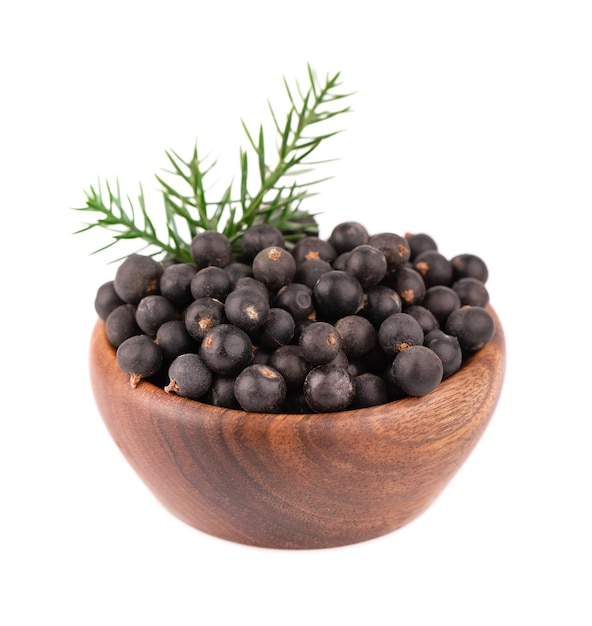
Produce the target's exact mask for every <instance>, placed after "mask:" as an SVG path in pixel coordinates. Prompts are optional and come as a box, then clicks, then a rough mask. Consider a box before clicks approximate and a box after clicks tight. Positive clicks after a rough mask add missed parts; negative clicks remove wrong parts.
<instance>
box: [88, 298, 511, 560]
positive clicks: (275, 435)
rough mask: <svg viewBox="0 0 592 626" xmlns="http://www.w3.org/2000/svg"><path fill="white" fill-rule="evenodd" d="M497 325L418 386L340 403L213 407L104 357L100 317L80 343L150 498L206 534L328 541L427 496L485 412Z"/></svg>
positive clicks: (252, 541)
mask: <svg viewBox="0 0 592 626" xmlns="http://www.w3.org/2000/svg"><path fill="white" fill-rule="evenodd" d="M489 311H490V313H491V314H492V315H493V316H494V321H495V335H494V337H493V339H492V340H491V341H490V342H489V343H488V344H487V345H486V346H485V347H484V348H483V349H482V350H481V351H479V352H478V353H477V354H475V355H474V356H473V357H471V358H470V359H469V360H468V361H467V363H466V364H465V365H464V366H463V367H462V369H461V370H460V371H458V372H457V373H456V374H454V375H453V376H452V377H450V378H449V379H447V380H445V381H443V382H442V383H441V384H440V385H439V386H438V387H437V389H436V390H435V391H433V392H432V393H430V394H428V395H426V396H423V397H421V398H405V399H403V400H398V401H396V402H391V403H389V404H384V405H381V406H376V407H372V408H366V409H358V410H352V411H343V412H340V413H327V414H307V415H286V414H274V415H268V414H258V413H247V412H245V411H237V410H230V409H223V408H219V407H215V406H211V405H207V404H203V403H201V402H196V401H192V400H187V399H185V398H181V397H177V396H174V395H172V394H167V393H166V392H165V391H163V390H162V389H160V388H158V387H156V386H154V385H152V384H150V383H148V382H141V383H140V384H139V385H138V387H137V388H136V389H132V388H131V387H130V384H129V377H128V376H127V375H125V374H123V373H122V372H121V371H120V370H119V369H118V366H117V364H116V361H115V350H114V349H113V347H112V346H111V345H110V344H109V343H108V341H107V338H106V336H105V332H104V323H103V322H102V321H100V320H99V321H98V322H97V324H96V326H95V329H94V331H93V335H92V340H91V346H90V375H91V382H92V387H93V392H94V395H95V399H96V403H97V406H98V409H99V411H100V413H101V415H102V418H103V420H104V422H105V424H106V426H107V428H108V430H109V432H110V433H111V436H112V437H113V439H114V440H115V443H116V444H117V445H118V446H119V448H120V450H121V452H122V453H123V455H124V456H125V458H126V459H127V460H128V462H129V463H130V465H131V466H132V467H133V469H134V470H135V471H136V473H137V474H138V475H139V477H140V478H141V479H142V480H143V481H144V483H145V484H146V485H147V486H148V488H149V489H150V490H151V491H152V493H153V494H154V495H155V496H156V498H157V499H158V500H159V501H160V502H161V503H162V504H163V505H164V506H165V507H166V508H167V509H168V510H169V511H170V512H171V513H173V514H174V515H176V516H177V517H178V518H180V519H181V520H183V521H184V522H186V523H187V524H189V525H191V526H193V527H195V528H197V529H199V530H200V531H203V532H205V533H209V534H210V535H213V536H216V537H219V538H222V539H226V540H230V541H234V542H237V543H242V544H247V545H252V546H261V547H267V548H291V549H310V548H329V547H337V546H343V545H348V544H353V543H357V542H361V541H365V540H368V539H372V538H375V537H379V536H381V535H384V534H386V533H389V532H391V531H394V530H395V529H397V528H399V527H401V526H403V525H404V524H407V523H408V522H410V521H411V520H413V519H414V518H416V517H417V516H418V515H419V514H420V513H422V512H423V511H425V509H426V508H427V507H428V506H429V505H430V504H431V503H432V502H433V500H434V499H435V498H436V497H437V496H438V495H439V494H440V492H441V491H442V489H443V488H444V487H445V486H446V484H447V483H448V482H449V481H450V479H451V478H452V476H453V475H454V474H455V473H456V471H457V470H458V469H459V468H460V466H461V465H462V463H463V462H464V461H465V459H466V458H467V456H468V455H469V454H470V452H471V451H472V450H473V448H474V447H475V445H476V444H477V442H478V441H479V439H480V437H481V435H482V434H483V432H484V430H485V428H486V427H487V425H488V423H489V420H490V418H491V416H492V414H493V411H494V409H495V406H496V404H497V401H498V398H499V395H500V393H501V388H502V383H503V377H504V371H505V340H504V334H503V330H502V327H501V325H500V322H499V319H498V317H497V315H496V314H495V312H494V311H493V309H491V307H489Z"/></svg>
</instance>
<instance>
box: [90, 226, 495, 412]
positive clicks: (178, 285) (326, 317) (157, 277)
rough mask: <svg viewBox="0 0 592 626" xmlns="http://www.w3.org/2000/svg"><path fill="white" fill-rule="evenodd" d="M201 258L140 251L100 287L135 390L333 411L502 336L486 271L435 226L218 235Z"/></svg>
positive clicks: (411, 383)
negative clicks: (233, 240) (449, 251)
mask: <svg viewBox="0 0 592 626" xmlns="http://www.w3.org/2000/svg"><path fill="white" fill-rule="evenodd" d="M191 256H192V258H193V263H178V262H171V263H166V262H159V261H157V260H155V259H154V258H153V257H150V256H144V255H140V254H134V255H131V256H129V257H127V258H126V259H125V260H124V261H123V262H122V263H121V264H120V265H119V267H118V269H117V271H116V274H115V278H114V280H112V281H109V282H107V283H105V284H103V285H102V286H101V287H99V289H98V291H97V295H96V299H95V309H96V312H97V314H98V315H99V317H100V318H101V319H103V320H104V322H105V332H106V335H107V339H108V340H109V342H110V343H111V345H112V346H113V347H114V348H115V349H116V359H117V364H118V366H119V368H120V369H121V370H122V371H123V372H125V373H126V374H128V375H129V377H130V383H131V385H132V387H135V386H137V385H138V384H139V383H140V381H142V380H146V381H148V382H149V383H153V384H156V385H159V386H160V387H162V388H163V389H164V390H165V391H167V392H168V393H172V394H176V395H179V396H184V397H186V398H189V399H192V400H199V401H200V402H205V403H209V404H213V405H217V406H221V407H226V408H233V409H243V410H245V411H252V412H269V413H273V412H284V413H309V412H334V411H343V410H347V409H354V408H363V407H368V406H374V405H378V404H383V403H386V402H390V401H393V400H398V399H400V398H404V397H407V396H423V395H425V394H427V393H429V392H431V391H433V390H434V389H435V388H436V387H437V386H438V385H439V384H440V382H441V381H442V380H443V379H445V378H448V377H449V376H452V375H453V374H454V373H455V372H456V371H458V370H459V368H460V367H462V365H463V363H464V362H465V360H466V359H467V358H468V357H469V356H471V355H472V354H474V353H475V352H476V351H478V350H479V349H481V348H482V347H483V346H484V345H485V344H486V343H487V342H488V341H489V340H490V339H491V338H492V336H493V333H494V322H493V318H492V316H491V314H490V313H489V312H488V310H487V309H486V306H487V304H488V303H489V294H488V291H487V288H486V286H485V283H486V281H487V278H488V270H487V266H486V264H485V263H484V261H483V260H482V259H481V258H480V257H478V256H476V255H474V254H468V253H465V254H459V255H457V256H455V257H453V258H451V259H449V258H447V257H445V256H444V255H443V254H441V253H440V252H439V251H438V247H437V245H436V242H435V241H434V239H432V237H430V236H429V235H427V234H425V233H418V234H409V233H408V234H406V235H405V236H401V235H397V234H395V233H387V232H385V233H378V234H369V233H368V231H367V230H366V228H365V227H364V226H362V225H361V224H360V223H358V222H352V221H348V222H343V223H340V224H338V225H337V226H336V227H335V228H334V229H333V231H332V232H331V234H330V236H329V238H328V239H321V238H320V237H318V236H305V237H303V238H301V239H299V240H298V241H297V243H296V244H295V245H293V246H292V247H289V246H288V245H287V243H286V240H285V238H284V235H283V234H282V233H281V232H280V231H279V230H278V229H276V228H275V227H273V226H270V225H267V224H258V225H255V226H252V227H251V228H249V229H248V230H246V231H245V233H244V235H243V238H242V240H241V252H240V254H238V255H237V254H233V252H232V249H231V244H230V242H229V241H228V239H227V238H226V237H225V236H224V235H222V234H220V233H218V232H215V231H206V232H201V233H199V234H198V235H197V236H196V237H195V238H194V239H193V241H192V244H191Z"/></svg>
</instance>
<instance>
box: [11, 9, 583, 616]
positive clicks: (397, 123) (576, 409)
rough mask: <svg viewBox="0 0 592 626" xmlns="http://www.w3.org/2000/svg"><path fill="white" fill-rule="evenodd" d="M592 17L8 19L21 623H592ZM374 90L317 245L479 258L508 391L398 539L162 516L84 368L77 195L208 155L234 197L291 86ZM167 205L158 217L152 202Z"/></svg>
mask: <svg viewBox="0 0 592 626" xmlns="http://www.w3.org/2000/svg"><path fill="white" fill-rule="evenodd" d="M591 32H592V13H591V11H590V3H588V2H584V1H582V2H576V1H571V0H563V1H561V2H559V1H545V0H540V1H538V2H527V1H523V0H513V1H505V0H498V1H497V2H468V1H467V2H460V1H452V2H427V1H426V2H398V1H397V2H392V3H387V2H380V3H379V2H375V1H373V0H370V1H367V2H364V3H362V4H360V3H349V4H348V3H346V2H319V1H316V2H310V1H308V0H300V1H299V2H294V3H282V2H277V1H276V2H263V1H257V0H252V1H251V2H242V3H239V2H225V1H218V2H197V1H195V2H181V1H175V0H172V1H168V2H153V1H149V0H145V1H143V2H129V1H125V0H123V1H121V0H120V1H118V2H112V1H106V0H103V1H101V2H95V1H89V2H66V1H64V0H56V1H54V2H40V1H30V2H27V1H23V2H18V3H17V2H11V3H8V2H7V3H3V4H2V9H0V132H1V134H0V177H1V178H0V183H1V185H0V232H1V237H2V250H3V273H2V292H1V294H2V295H1V296H0V297H1V299H2V306H1V308H0V316H1V320H0V321H1V324H2V342H1V344H0V346H1V350H2V352H1V354H2V359H1V361H0V363H1V365H0V367H1V368H2V381H3V393H2V401H1V402H2V404H1V406H2V409H1V419H2V428H1V436H0V481H1V491H0V498H1V500H0V503H1V504H0V505H1V509H2V512H1V513H0V577H1V578H2V580H1V581H0V623H2V624H6V625H7V626H17V625H19V626H20V625H27V626H28V625H35V626H37V625H41V624H49V623H56V624H58V623H59V624H62V625H64V626H66V625H81V624H84V625H85V626H87V625H94V624H101V625H103V624H109V625H111V626H120V625H126V626H128V625H130V624H142V625H153V624H155V625H156V624H167V625H168V624H175V625H176V626H181V625H187V624H204V625H218V624H222V625H226V624H239V623H240V624H243V623H246V624H261V625H272V624H273V625H277V624H281V625H301V624H314V625H317V624H318V625H325V624H344V625H350V624H351V625H357V624H364V625H382V624H397V625H403V626H414V625H421V626H423V625H428V626H430V625H432V624H446V625H448V624H450V625H455V626H461V625H471V626H472V625H474V624H479V625H489V624H492V625H493V624H495V625H498V624H512V625H514V624H517V625H523V624H539V623H548V624H569V625H570V626H579V625H589V624H591V623H592V607H591V600H590V599H589V597H590V596H589V592H590V588H591V587H592V585H591V583H592V574H591V562H592V549H591V547H592V546H591V539H590V528H591V527H592V518H591V515H590V513H589V510H590V506H589V505H590V494H591V488H590V482H591V478H592V465H591V460H590V459H591V454H590V435H591V432H592V429H591V427H590V420H591V418H592V415H591V413H592V411H591V410H590V403H589V394H588V388H589V384H590V383H589V381H590V377H591V374H592V370H591V367H590V356H589V355H590V349H591V345H590V330H589V326H590V263H589V258H590V252H589V247H590V242H589V237H590V236H589V231H588V230H587V221H586V222H585V221H584V220H585V218H586V217H589V213H590V206H591V202H592V184H591V182H592V179H591V172H592V169H591V168H592V115H591V112H592V73H591V70H592V37H591V36H590V33H591ZM307 62H310V63H311V65H312V66H313V67H314V68H316V69H317V70H318V71H319V73H320V74H321V75H324V74H325V73H333V72H337V71H341V73H342V81H343V88H344V90H346V91H355V92H356V95H355V96H354V97H353V99H352V105H353V107H354V109H355V112H353V113H352V114H351V115H349V116H348V117H347V118H346V119H344V120H343V125H344V128H345V129H346V132H344V133H343V134H342V135H340V136H339V137H337V138H335V139H334V140H331V141H332V143H331V144H327V145H328V148H327V149H328V151H329V152H330V153H331V154H330V156H339V157H340V160H339V161H337V162H335V163H333V164H331V165H328V166H326V167H327V168H328V169H327V170H326V171H325V173H327V174H329V175H333V176H334V178H333V179H332V180H331V181H330V182H328V183H326V184H325V185H324V186H323V187H322V190H321V194H320V196H318V197H317V198H315V199H314V200H311V204H310V206H309V208H314V209H318V210H321V211H323V214H322V216H321V218H320V223H321V228H322V230H321V232H322V234H323V235H328V231H329V230H330V228H331V227H332V226H333V225H334V224H335V223H337V222H338V221H342V220H344V219H358V220H360V221H363V222H364V223H365V224H366V225H367V227H368V229H369V230H371V231H378V230H391V231H394V232H401V233H403V232H406V231H416V232H417V231H425V232H429V233H430V234H432V236H434V238H435V239H436V240H437V241H438V243H439V245H440V248H441V250H442V251H443V252H444V253H445V254H447V255H449V256H452V255H454V254H457V253H461V252H473V253H476V254H479V255H480V256H482V257H483V258H484V259H485V260H486V261H487V263H488V266H489V269H490V275H491V278H490V281H489V283H488V287H489V291H490V295H491V300H492V303H493V305H494V307H495V308H496V309H497V311H498V313H499V315H500V317H501V319H502V323H503V324H504V328H505V331H506V338H507V343H508V367H507V374H506V381H505V386H504V391H503V395H502V398H501V400H500V402H499V404H498V408H497V411H496V413H495V415H494V418H493V420H492V422H491V424H490V426H489V429H488V430H487V432H486V433H485V435H484V437H483V438H482V440H481V442H480V443H479V445H478V446H477V448H476V449H475V451H474V453H473V455H472V456H471V457H470V458H469V460H468V461H467V462H466V464H465V465H464V466H463V468H462V469H461V470H460V472H459V473H458V474H457V475H456V477H455V478H454V479H453V481H452V482H451V483H450V484H449V486H448V487H447V489H446V490H445V491H444V492H443V494H442V495H441V496H440V498H439V499H438V500H437V501H436V503H435V504H434V505H433V506H432V507H431V508H430V509H429V510H428V511H427V512H425V513H424V514H423V515H422V516H421V517H420V518H419V519H417V520H416V521H414V522H412V523H411V524H409V525H408V526H406V527H404V528H402V529H400V530H398V531H396V532H395V533H392V534H390V535H388V536H386V537H383V538H381V539H377V540H373V541H369V542H366V543H363V544H359V545H356V546H351V547H346V548H339V549H330V550H321V551H296V552H290V551H275V550H265V549H254V548H249V547H245V546H240V545H235V544H232V543H229V542H225V541H222V540H218V539H215V538H212V537H209V536H207V535H204V534H202V533H200V532H198V531H195V530H193V529H191V528H189V527H187V526H185V525H184V524H183V523H181V522H179V521H178V520H177V519H176V518H174V517H172V516H171V515H170V514H168V513H167V512H165V511H164V510H163V509H162V508H161V506H160V505H159V504H158V503H157V502H156V501H155V500H154V498H153V497H152V495H151V494H150V493H149V492H148V491H147V490H146V488H145V487H144V485H143V484H142V483H141V482H140V481H139V479H138V478H137V477H136V476H135V474H133V472H132V470H131V469H130V468H129V466H128V465H127V463H126V462H125V461H124V460H123V458H122V457H121V455H120V453H119V451H118V450H117V449H116V447H115V445H114V444H113V442H112V441H111V440H110V438H109V436H108V435H107V433H106V430H105V428H104V426H103V424H102V421H101V418H100V416H99V414H98V412H97V410H96V408H95V405H94V401H93V398H92V394H91V390H90V386H89V382H88V372H87V360H88V356H87V354H88V342H89V338H90V333H91V329H92V327H93V324H94V321H95V312H94V308H93V302H94V295H95V291H96V289H97V287H98V286H99V285H100V284H101V283H102V282H105V281H106V280H109V279H111V278H112V276H113V273H114V269H115V268H114V266H113V265H109V264H108V261H110V260H112V259H113V258H114V256H113V255H112V254H109V253H106V254H105V255H99V256H89V254H88V253H89V252H90V251H91V250H93V249H94V248H96V247H98V246H99V245H102V244H105V243H107V239H106V235H105V234H104V233H102V232H97V233H96V234H94V235H93V234H90V235H77V236H73V235H72V234H71V233H72V232H73V231H74V230H76V229H77V228H78V227H79V226H80V220H81V217H82V216H81V215H80V214H78V213H76V212H74V211H71V210H70V208H71V207H75V206H81V205H82V204H83V203H84V200H85V195H84V191H85V190H86V189H88V187H89V185H91V184H95V183H96V181H97V180H98V179H99V178H100V179H105V178H107V179H109V180H111V181H113V180H114V179H115V177H117V176H118V177H119V179H120V181H121V184H122V188H123V189H124V190H125V192H126V193H129V194H130V195H132V196H133V195H135V194H136V192H137V189H138V184H139V183H140V182H141V183H142V184H143V185H144V188H145V190H146V192H147V195H148V196H150V195H151V192H152V191H153V188H155V184H154V178H153V174H154V173H155V172H158V171H159V170H161V168H163V167H165V166H166V160H165V156H164V151H165V150H167V149H170V148H172V149H174V150H176V151H178V152H179V153H181V155H184V156H188V155H189V153H190V151H191V149H192V147H193V144H194V141H195V140H196V138H199V145H200V148H201V150H202V152H204V153H206V152H210V153H211V154H212V155H213V156H214V157H216V158H218V168H219V176H220V178H221V179H222V180H223V181H229V180H230V178H231V177H232V176H233V175H235V174H236V173H237V172H238V149H239V146H245V147H246V140H245V136H244V134H243V131H242V129H241V125H240V119H241V117H242V118H244V119H245V120H246V121H247V122H248V123H250V124H252V125H255V126H256V125H257V124H258V123H259V122H263V123H264V124H266V127H267V125H268V124H269V121H270V118H269V114H268V110H267V104H266V102H267V98H269V99H270V100H271V101H272V102H273V104H274V106H275V108H276V110H277V111H283V110H286V109H285V108H284V107H285V106H286V100H285V94H284V91H283V85H282V77H283V76H285V77H286V78H287V79H288V80H290V81H291V80H292V79H296V78H298V79H305V71H306V63H307ZM157 210H158V208H157Z"/></svg>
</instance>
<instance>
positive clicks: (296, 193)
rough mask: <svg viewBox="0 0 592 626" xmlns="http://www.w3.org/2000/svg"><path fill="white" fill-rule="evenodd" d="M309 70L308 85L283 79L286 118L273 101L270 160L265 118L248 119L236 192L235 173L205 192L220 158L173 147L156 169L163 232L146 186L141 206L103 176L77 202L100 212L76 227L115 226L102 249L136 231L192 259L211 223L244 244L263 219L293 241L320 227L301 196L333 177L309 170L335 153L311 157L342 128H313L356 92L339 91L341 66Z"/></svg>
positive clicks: (148, 246) (156, 249) (150, 245)
mask: <svg viewBox="0 0 592 626" xmlns="http://www.w3.org/2000/svg"><path fill="white" fill-rule="evenodd" d="M307 70H308V71H307V81H308V84H307V88H306V89H305V90H301V88H300V86H299V85H298V83H296V86H295V89H291V88H290V86H289V85H288V83H287V82H286V80H285V79H284V85H285V89H286V92H287V96H288V100H289V103H290V108H289V111H288V113H287V115H286V118H285V121H284V122H283V123H281V122H280V120H279V118H278V116H277V115H276V113H275V111H274V109H273V107H272V106H271V103H269V110H270V113H271V118H272V121H273V131H274V133H273V134H274V138H275V145H276V150H275V152H276V153H275V155H274V159H273V161H272V162H271V163H270V162H269V161H268V158H269V154H268V149H269V143H268V140H267V136H266V134H265V131H264V128H263V125H261V126H260V127H259V128H258V129H257V132H252V131H251V130H250V129H249V128H248V127H247V125H246V124H245V122H244V121H242V126H243V129H244V131H245V134H246V136H247V140H248V149H247V150H245V149H242V148H241V149H240V178H239V181H238V192H235V185H234V181H232V182H231V183H230V184H229V185H228V186H227V187H226V188H225V189H224V191H223V192H222V194H221V197H220V199H219V200H215V201H212V200H209V199H206V190H207V187H206V185H205V184H204V180H205V179H206V177H208V176H209V175H210V172H211V171H212V170H213V169H214V167H215V165H216V161H208V159H207V158H206V159H202V157H201V156H200V154H199V153H198V148H197V144H196V145H195V147H194V149H193V153H192V154H191V157H190V158H189V159H187V160H184V159H182V158H181V157H180V156H179V155H178V154H177V153H176V152H174V151H167V152H166V157H167V159H168V161H169V164H170V169H169V170H167V171H166V172H164V174H167V175H168V178H165V176H161V175H157V176H156V179H157V181H158V183H159V185H160V191H161V194H162V200H163V207H164V224H165V226H164V227H163V228H162V229H161V230H162V231H163V232H158V228H157V227H156V226H155V223H154V219H151V218H150V216H149V214H148V211H147V209H146V202H145V198H144V193H143V191H142V188H141V187H140V193H139V196H138V198H137V208H135V207H134V203H133V202H132V200H131V199H130V198H129V196H127V197H126V198H125V201H124V200H123V199H122V197H121V193H120V189H119V182H117V183H116V185H115V187H114V188H113V186H112V185H110V184H109V183H108V182H105V184H104V187H105V190H106V193H104V191H103V189H102V185H101V184H100V182H99V184H98V185H97V186H96V187H92V186H91V187H90V189H89V191H87V192H86V197H87V200H86V205H85V206H83V207H79V208H76V210H77V211H84V212H87V213H93V214H94V215H95V219H94V221H91V222H87V223H86V224H85V225H84V227H83V228H82V229H80V230H79V231H77V232H78V233H81V232H85V231H88V230H90V229H92V228H96V227H101V228H104V229H106V230H108V231H110V233H111V241H110V242H109V243H108V244H107V245H105V246H103V247H102V248H100V249H99V250H96V251H95V252H100V251H103V250H105V249H107V248H110V247H111V246H113V245H114V244H116V243H117V242H119V241H122V240H132V239H137V240H139V241H141V242H142V244H143V247H142V248H141V250H148V251H149V253H151V254H153V255H158V254H163V255H164V256H166V257H168V258H174V259H176V260H179V261H191V255H190V245H191V240H192V239H193V237H194V236H195V235H196V234H197V233H198V232H201V231H204V230H217V231H219V232H222V233H224V234H225V235H226V236H227V237H228V238H229V239H230V241H231V242H232V244H233V246H234V247H235V249H238V243H239V241H240V238H241V236H242V234H243V232H244V231H245V229H246V228H248V227H249V226H251V225H253V224H255V223H259V222H267V223H269V224H272V225H274V226H276V227H277V228H279V229H280V230H281V231H282V232H283V233H284V234H285V237H286V239H287V241H289V242H290V241H293V240H294V239H296V238H298V237H301V236H303V235H305V234H310V233H313V232H316V224H315V222H314V216H313V215H312V214H311V213H309V212H308V211H306V210H304V209H303V208H302V201H303V200H304V199H306V198H308V197H310V196H313V195H315V191H314V187H315V185H318V184H319V183H321V182H323V181H325V180H327V178H329V177H325V178H318V177H314V176H313V177H312V178H311V177H309V176H308V175H309V174H310V173H311V172H312V171H313V170H314V167H315V166H317V165H319V164H322V163H326V162H328V161H327V160H323V161H312V160H311V159H310V157H311V155H312V153H313V152H314V151H315V150H316V149H317V148H318V147H319V146H320V145H321V144H322V143H323V142H324V141H325V140H326V139H329V138H330V137H333V136H334V135H336V134H337V133H339V132H341V131H340V130H333V131H330V132H324V133H315V132H313V131H315V130H316V129H317V125H319V124H321V123H322V122H327V121H328V120H331V119H333V118H335V117H337V116H339V115H341V114H343V113H347V112H349V111H350V110H351V109H350V107H349V106H347V105H344V104H343V103H342V101H343V100H344V99H346V98H348V97H350V96H351V94H348V93H338V92H337V89H338V88H339V87H340V82H339V79H340V74H339V73H337V74H335V75H333V76H329V75H327V76H326V78H325V80H324V81H323V82H321V81H319V79H318V78H317V76H316V74H315V72H314V71H313V70H312V68H311V67H310V66H308V67H307ZM251 157H252V158H251ZM253 161H254V163H253ZM252 168H253V169H252ZM297 177H300V178H297ZM302 177H304V178H302ZM253 179H256V181H257V183H256V190H255V191H251V187H252V186H253V182H252V181H253ZM208 180H209V179H208ZM164 231H166V232H164Z"/></svg>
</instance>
